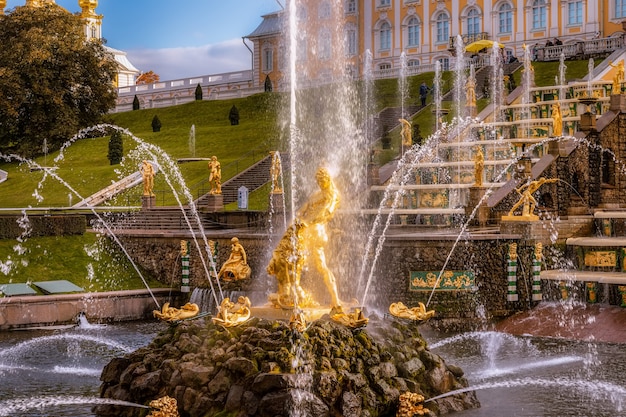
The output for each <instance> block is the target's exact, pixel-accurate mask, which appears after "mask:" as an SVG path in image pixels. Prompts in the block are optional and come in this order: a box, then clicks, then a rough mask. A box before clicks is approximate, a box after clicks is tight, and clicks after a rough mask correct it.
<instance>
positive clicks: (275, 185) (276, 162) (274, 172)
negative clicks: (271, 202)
mask: <svg viewBox="0 0 626 417" xmlns="http://www.w3.org/2000/svg"><path fill="white" fill-rule="evenodd" d="M270 154H271V155H272V166H271V167H270V175H271V177H272V194H282V193H283V189H282V187H281V186H280V175H281V173H282V166H281V163H280V153H279V152H278V151H272V152H270Z"/></svg>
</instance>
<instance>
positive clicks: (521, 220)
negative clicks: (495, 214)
mask: <svg viewBox="0 0 626 417" xmlns="http://www.w3.org/2000/svg"><path fill="white" fill-rule="evenodd" d="M549 229H550V228H549V227H544V224H543V222H541V221H534V220H529V218H528V217H526V216H502V221H501V222H500V233H501V234H507V235H520V237H521V238H522V239H524V240H532V241H535V242H541V243H544V244H551V241H550V230H549Z"/></svg>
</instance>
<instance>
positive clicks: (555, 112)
mask: <svg viewBox="0 0 626 417" xmlns="http://www.w3.org/2000/svg"><path fill="white" fill-rule="evenodd" d="M552 136H563V116H562V115H561V106H560V104H559V103H553V104H552Z"/></svg>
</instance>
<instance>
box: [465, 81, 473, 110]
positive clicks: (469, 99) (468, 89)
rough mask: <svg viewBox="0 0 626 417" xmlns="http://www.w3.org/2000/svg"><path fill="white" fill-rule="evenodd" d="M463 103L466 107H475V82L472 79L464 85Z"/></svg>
mask: <svg viewBox="0 0 626 417" xmlns="http://www.w3.org/2000/svg"><path fill="white" fill-rule="evenodd" d="M465 103H466V104H467V107H476V81H475V80H474V79H473V78H472V77H469V78H468V79H467V82H466V83H465Z"/></svg>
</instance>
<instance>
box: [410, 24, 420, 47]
mask: <svg viewBox="0 0 626 417" xmlns="http://www.w3.org/2000/svg"><path fill="white" fill-rule="evenodd" d="M407 31H408V46H417V45H419V43H420V22H419V19H418V18H417V17H412V18H410V19H409V22H408V24H407Z"/></svg>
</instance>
